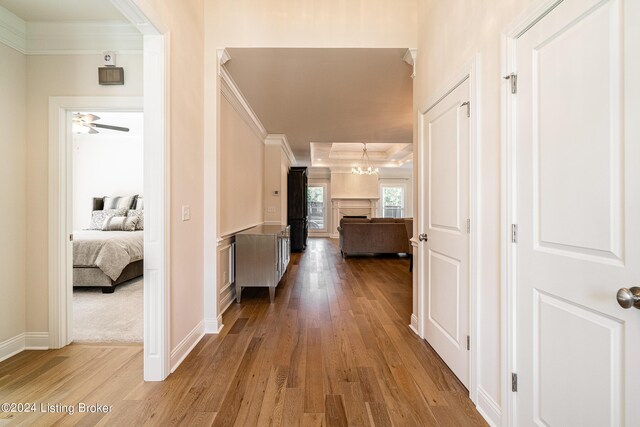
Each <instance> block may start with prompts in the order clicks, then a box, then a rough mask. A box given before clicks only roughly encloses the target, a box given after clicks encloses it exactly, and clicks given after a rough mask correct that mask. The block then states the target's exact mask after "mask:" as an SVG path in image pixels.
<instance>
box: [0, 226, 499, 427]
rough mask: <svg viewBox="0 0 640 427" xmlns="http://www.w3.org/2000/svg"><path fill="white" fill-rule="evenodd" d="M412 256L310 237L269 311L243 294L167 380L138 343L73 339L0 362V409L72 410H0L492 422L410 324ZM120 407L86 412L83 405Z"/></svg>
mask: <svg viewBox="0 0 640 427" xmlns="http://www.w3.org/2000/svg"><path fill="white" fill-rule="evenodd" d="M411 295H412V290H411V275H410V273H409V260H408V259H407V258H399V257H350V258H348V259H347V260H343V259H342V258H341V257H340V255H339V251H338V249H337V247H336V242H335V241H332V240H329V239H309V246H308V247H307V250H306V252H305V253H304V254H302V255H301V254H294V255H293V257H292V262H291V264H290V266H289V271H288V273H287V274H286V275H285V277H284V278H283V281H282V282H281V283H280V286H279V287H278V290H277V292H276V300H275V303H274V304H269V295H268V292H267V289H257V288H253V289H246V290H244V291H243V294H242V304H240V305H238V304H233V306H231V307H230V308H229V310H227V312H226V313H225V314H224V316H223V321H224V325H225V327H224V329H223V331H222V332H221V333H220V334H219V335H207V336H205V337H204V338H203V339H202V341H200V343H199V344H198V345H197V347H196V348H195V349H194V350H193V352H192V353H191V354H190V355H189V357H187V359H185V361H184V362H183V363H182V365H181V366H180V367H179V368H178V369H177V370H176V372H175V373H174V374H172V375H171V376H170V377H169V378H168V379H167V380H166V381H164V382H162V383H144V382H143V381H142V348H141V347H140V346H132V345H122V346H113V345H104V346H103V345H70V346H68V347H66V348H64V349H61V350H52V351H25V352H23V353H21V354H18V355H17V356H14V357H12V358H11V359H8V360H6V361H4V362H2V363H0V403H3V402H14V403H27V402H37V404H38V410H39V409H40V407H39V405H40V403H48V404H56V403H59V404H67V405H69V404H75V405H76V406H75V409H76V413H75V414H73V415H72V416H69V415H67V414H66V413H41V412H39V411H38V412H36V413H23V414H18V413H6V412H0V425H3V424H4V423H8V424H9V425H61V426H63V425H117V426H128V425H136V426H137V425H189V426H197V425H213V426H232V425H238V426H256V425H258V426H267V425H280V426H298V425H299V426H321V425H327V426H368V425H375V426H392V425H393V426H453V425H459V426H469V425H486V424H485V422H484V421H483V420H482V418H481V417H480V415H479V414H478V412H477V411H476V410H475V408H474V407H473V404H472V402H471V401H470V400H469V399H468V397H467V394H468V393H467V391H466V390H465V389H464V387H463V386H462V385H461V384H460V383H459V382H458V381H457V379H456V378H455V377H454V376H453V374H452V373H451V372H450V371H449V369H448V368H447V367H446V366H445V365H444V364H443V363H442V361H441V360H440V359H439V358H438V356H437V355H436V354H435V353H434V352H433V350H432V349H431V348H430V347H429V346H428V345H427V344H426V343H425V342H424V341H422V340H420V339H418V338H417V337H416V336H415V335H414V334H413V333H412V332H411V331H410V330H409V328H408V326H407V325H408V324H409V320H410V315H411V306H412V303H411ZM79 402H84V403H86V404H95V403H100V404H101V405H112V410H111V412H109V413H106V414H104V413H78V412H77V404H78V403H79Z"/></svg>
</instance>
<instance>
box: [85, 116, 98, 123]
mask: <svg viewBox="0 0 640 427" xmlns="http://www.w3.org/2000/svg"><path fill="white" fill-rule="evenodd" d="M80 120H82V121H83V122H86V123H91V122H95V121H96V120H100V117H98V116H96V115H94V114H80Z"/></svg>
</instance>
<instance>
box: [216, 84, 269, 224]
mask: <svg viewBox="0 0 640 427" xmlns="http://www.w3.org/2000/svg"><path fill="white" fill-rule="evenodd" d="M219 150H220V151H219V153H220V162H219V164H220V177H221V178H220V186H219V188H220V192H219V195H218V197H219V198H218V203H219V206H220V228H219V230H220V233H219V235H220V236H226V235H228V234H231V233H235V232H237V231H240V230H243V229H245V228H249V227H252V226H254V225H256V224H260V223H262V221H263V220H264V215H263V207H264V177H265V174H264V170H265V169H264V167H265V166H264V165H265V145H264V141H263V140H262V139H260V138H259V137H258V136H257V135H256V134H255V132H253V130H252V129H251V127H250V126H249V125H248V124H247V123H246V122H245V121H244V119H243V118H242V116H241V115H240V113H239V112H238V111H236V109H235V108H234V107H233V106H232V105H231V103H230V102H229V101H228V100H227V99H226V98H225V97H224V96H221V97H220V146H219Z"/></svg>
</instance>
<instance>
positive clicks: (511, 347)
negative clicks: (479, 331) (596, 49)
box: [500, 0, 562, 426]
mask: <svg viewBox="0 0 640 427" xmlns="http://www.w3.org/2000/svg"><path fill="white" fill-rule="evenodd" d="M561 2H562V0H539V1H537V2H535V3H534V4H533V5H532V6H531V7H529V8H528V9H526V10H525V11H524V12H523V13H521V14H520V15H519V16H518V18H516V19H515V20H514V21H513V22H512V23H511V24H510V25H508V26H507V27H506V28H505V29H504V30H503V31H502V36H501V72H502V73H501V75H502V76H506V75H509V74H510V73H513V72H516V71H517V70H516V66H515V65H516V64H515V48H516V40H517V39H518V38H519V37H520V36H522V35H523V34H524V33H525V32H526V31H527V30H528V29H530V28H531V27H532V26H533V25H535V23H536V22H538V21H539V20H540V19H542V18H543V17H544V16H546V15H547V14H548V13H549V12H550V11H551V10H553V9H554V8H555V7H556V6H557V5H558V4H560V3H561ZM514 96H517V95H513V94H512V93H511V90H510V86H509V84H508V81H506V80H503V82H502V87H501V98H502V102H501V109H500V110H501V111H500V117H501V118H502V126H501V132H500V133H501V135H500V140H501V152H500V156H501V159H500V160H501V164H502V168H501V177H500V178H501V186H500V192H501V197H500V202H501V206H502V208H501V211H500V230H501V236H500V249H501V257H500V261H501V262H500V265H501V267H500V282H501V283H500V290H501V292H500V294H501V300H500V311H501V313H502V317H501V318H502V321H501V325H500V333H501V337H502V338H501V342H500V344H501V351H500V356H501V360H502V362H501V367H500V368H501V374H502V375H501V401H502V402H504V405H503V406H504V407H503V414H504V415H503V420H502V424H503V425H509V426H510V425H516V422H517V417H516V411H517V408H516V403H517V396H516V393H513V392H512V391H511V372H517V366H516V344H517V341H516V313H515V310H516V307H517V301H516V282H515V277H516V266H517V253H516V248H515V247H514V245H513V244H512V243H511V239H510V225H511V224H514V223H517V210H516V197H515V191H516V182H515V179H516V171H515V167H516V165H517V163H516V159H515V141H516V138H515V128H516V127H515V118H516V112H515V104H514V102H513V97H514Z"/></svg>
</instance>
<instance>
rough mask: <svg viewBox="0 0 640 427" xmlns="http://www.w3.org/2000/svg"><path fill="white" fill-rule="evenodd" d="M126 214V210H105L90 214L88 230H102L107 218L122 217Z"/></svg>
mask: <svg viewBox="0 0 640 427" xmlns="http://www.w3.org/2000/svg"><path fill="white" fill-rule="evenodd" d="M126 214H127V210H126V209H107V210H104V211H93V212H91V224H90V225H89V230H102V226H103V225H104V222H105V220H106V219H107V218H109V217H112V216H124V215H126Z"/></svg>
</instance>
